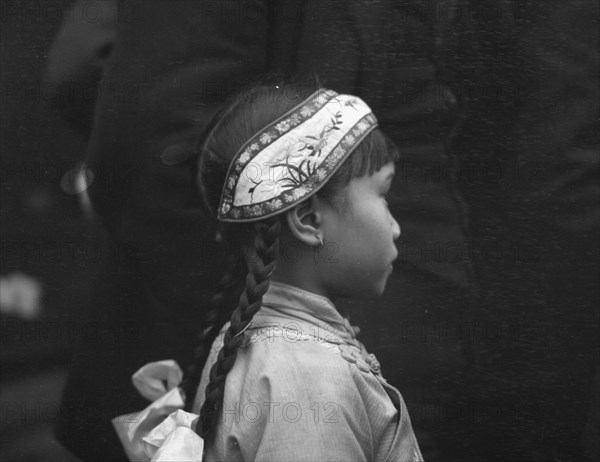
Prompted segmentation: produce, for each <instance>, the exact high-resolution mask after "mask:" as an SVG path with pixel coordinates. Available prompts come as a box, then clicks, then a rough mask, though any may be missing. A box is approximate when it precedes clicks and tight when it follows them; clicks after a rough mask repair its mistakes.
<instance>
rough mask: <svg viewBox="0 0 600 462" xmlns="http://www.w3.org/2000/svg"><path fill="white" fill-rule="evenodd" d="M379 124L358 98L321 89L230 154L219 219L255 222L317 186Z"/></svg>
mask: <svg viewBox="0 0 600 462" xmlns="http://www.w3.org/2000/svg"><path fill="white" fill-rule="evenodd" d="M376 126H377V119H376V118H375V116H374V115H373V113H372V112H371V109H370V108H369V107H368V106H367V105H366V104H365V103H364V102H363V101H362V100H361V99H360V98H358V97H356V96H351V95H339V94H337V93H336V92H334V91H332V90H319V91H317V92H316V93H314V94H313V95H311V96H310V97H309V98H307V99H306V100H305V101H304V102H302V103H301V104H300V105H298V106H297V107H295V108H294V109H292V110H291V111H289V112H288V113H287V114H285V115H283V116H282V117H280V118H279V119H277V120H276V121H275V122H273V123H272V124H271V125H269V126H267V127H265V128H264V129H263V130H261V131H260V132H259V133H257V134H256V135H254V136H253V137H252V138H251V139H250V140H249V141H248V142H247V143H246V144H245V145H244V146H242V148H241V149H240V151H239V152H238V154H237V155H236V156H235V157H234V159H233V161H232V163H231V165H230V166H229V171H228V173H227V180H226V181H225V186H224V188H223V192H222V195H221V202H220V206H219V210H218V219H219V220H221V221H255V220H257V219H262V218H266V217H269V216H272V215H276V214H278V213H281V212H283V211H285V210H287V209H289V208H290V207H293V206H294V205H295V204H296V203H298V202H300V201H301V200H304V199H306V198H307V197H308V196H310V195H311V194H313V193H315V192H316V191H318V189H319V188H320V187H321V186H323V185H324V184H325V183H326V182H327V181H328V180H329V178H331V176H333V174H334V173H335V172H336V170H337V169H338V167H339V166H340V165H341V164H342V163H343V162H344V161H345V159H346V158H347V157H348V155H349V154H350V153H351V152H352V151H353V149H354V148H355V147H356V146H357V145H358V144H359V143H360V142H361V141H362V140H363V138H364V137H365V136H366V135H367V134H368V133H370V132H371V131H372V130H373V129H374V128H375V127H376Z"/></svg>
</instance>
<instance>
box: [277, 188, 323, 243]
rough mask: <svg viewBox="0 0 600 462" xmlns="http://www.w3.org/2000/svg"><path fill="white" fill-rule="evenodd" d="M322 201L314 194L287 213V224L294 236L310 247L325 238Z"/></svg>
mask: <svg viewBox="0 0 600 462" xmlns="http://www.w3.org/2000/svg"><path fill="white" fill-rule="evenodd" d="M321 202H322V201H321V200H320V199H319V198H318V197H317V196H316V195H312V196H311V197H309V198H308V199H307V200H305V201H303V202H301V203H300V204H298V205H297V206H295V207H294V208H293V209H291V210H290V211H288V212H287V213H286V220H287V224H288V227H289V229H290V231H291V232H292V234H293V235H294V237H295V238H296V239H298V240H299V241H300V242H302V243H304V244H306V245H308V246H310V247H315V246H317V245H319V244H320V242H321V240H322V239H323V237H322V236H321V225H322V217H323V214H322V213H321V207H322V205H323V204H322V203H321Z"/></svg>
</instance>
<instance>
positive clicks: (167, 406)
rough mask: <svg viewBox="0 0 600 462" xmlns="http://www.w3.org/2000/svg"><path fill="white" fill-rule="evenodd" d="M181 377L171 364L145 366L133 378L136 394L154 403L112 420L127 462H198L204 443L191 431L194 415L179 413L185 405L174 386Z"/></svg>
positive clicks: (196, 417) (169, 362)
mask: <svg viewBox="0 0 600 462" xmlns="http://www.w3.org/2000/svg"><path fill="white" fill-rule="evenodd" d="M182 376H183V374H182V372H181V369H180V368H179V366H178V365H177V363H176V362H175V361H172V360H167V361H158V362H154V363H150V364H146V365H145V366H143V367H142V368H141V369H139V370H138V371H137V372H136V373H135V374H134V375H133V377H132V381H133V384H134V385H135V387H136V389H137V390H138V391H139V392H140V394H141V395H142V396H144V397H145V398H148V399H154V400H155V401H153V402H152V403H151V404H150V405H149V406H148V407H146V408H145V409H144V410H143V411H140V412H135V413H132V414H125V415H121V416H119V417H115V418H114V419H113V420H112V423H113V426H114V428H115V431H116V432H117V435H119V438H120V439H121V443H122V444H123V447H124V449H125V452H126V454H127V457H128V458H129V460H130V461H132V462H175V461H177V462H187V461H190V462H191V461H195V462H201V461H202V453H203V451H204V440H203V439H202V438H200V436H198V435H197V434H196V432H195V431H194V430H193V429H192V428H193V427H194V426H195V424H196V421H197V419H198V415H197V414H193V413H189V412H185V411H182V410H181V409H182V408H183V407H184V405H185V402H184V399H183V397H182V396H181V393H180V391H179V389H178V388H177V386H178V385H179V383H180V382H181V377H182ZM165 383H166V386H165Z"/></svg>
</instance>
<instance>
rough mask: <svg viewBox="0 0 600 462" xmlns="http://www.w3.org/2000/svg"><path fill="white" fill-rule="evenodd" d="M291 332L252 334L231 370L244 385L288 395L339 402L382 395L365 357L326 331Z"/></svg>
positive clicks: (266, 330) (375, 367)
mask: <svg viewBox="0 0 600 462" xmlns="http://www.w3.org/2000/svg"><path fill="white" fill-rule="evenodd" d="M297 327H298V326H294V327H293V328H289V327H288V328H286V327H266V328H260V329H253V330H251V331H250V332H249V333H248V335H247V337H246V340H245V342H244V344H243V346H242V347H241V348H240V350H239V352H238V359H237V360H236V365H235V367H234V369H238V374H240V375H239V377H240V378H242V377H243V380H244V382H249V383H260V382H262V383H269V385H270V386H271V387H273V386H281V387H284V388H288V389H293V388H294V387H295V386H296V384H298V385H299V386H301V387H304V388H306V387H312V389H314V390H321V391H323V392H326V391H329V392H331V394H332V395H333V394H335V395H336V396H337V397H338V399H342V398H343V397H344V396H346V397H347V398H348V399H349V400H354V399H356V398H357V397H359V395H364V394H371V392H372V391H375V392H377V393H380V392H381V389H382V388H381V382H382V381H383V378H382V377H381V375H380V370H379V363H378V362H377V360H376V359H375V358H374V357H373V361H369V358H370V357H372V355H368V356H367V357H364V355H363V354H362V353H361V349H360V348H359V347H358V346H357V345H350V344H348V343H346V342H343V341H341V340H340V339H339V338H337V337H336V336H335V335H334V334H333V333H331V332H328V331H323V332H316V331H313V332H309V331H305V330H301V329H298V328H297ZM232 372H233V371H232Z"/></svg>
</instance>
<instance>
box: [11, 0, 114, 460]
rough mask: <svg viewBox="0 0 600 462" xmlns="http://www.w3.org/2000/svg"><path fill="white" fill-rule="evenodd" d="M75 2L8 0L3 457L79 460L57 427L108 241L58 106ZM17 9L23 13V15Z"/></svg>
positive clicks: (76, 142)
mask: <svg viewBox="0 0 600 462" xmlns="http://www.w3.org/2000/svg"><path fill="white" fill-rule="evenodd" d="M69 3H70V2H69V1H49V2H10V1H7V2H4V1H3V2H1V4H0V8H1V15H2V16H1V24H2V26H1V34H2V35H1V43H2V46H1V62H0V66H1V69H2V79H1V98H2V100H1V103H0V107H1V109H0V115H1V123H0V152H1V153H2V154H1V155H2V158H1V183H2V185H1V187H2V196H1V215H0V217H1V220H0V223H1V225H0V233H1V237H2V243H1V252H0V259H1V266H0V274H1V279H0V293H1V299H0V301H1V304H0V309H1V314H0V322H1V327H0V329H1V330H0V339H1V349H0V362H1V377H0V396H1V398H0V399H1V409H0V459H1V460H3V461H31V460H36V461H59V460H60V461H70V460H76V459H75V458H74V457H73V456H71V455H70V454H69V453H68V452H67V451H66V450H65V449H63V448H62V447H61V446H60V445H59V444H58V443H57V442H56V440H55V438H54V436H53V435H52V433H51V426H52V425H53V424H54V423H55V422H57V419H58V415H59V413H60V412H61V408H60V394H61V390H62V388H63V386H64V383H65V378H66V371H67V366H68V363H69V360H70V354H71V351H72V347H73V341H74V338H75V336H76V335H77V334H78V333H79V332H81V330H82V329H84V328H87V332H86V335H87V336H89V337H90V338H92V337H93V336H95V335H98V334H99V332H97V330H96V331H94V326H93V325H88V326H85V327H84V326H82V325H81V324H79V323H77V321H75V319H77V313H78V311H79V310H81V308H82V307H83V306H85V305H86V304H88V303H89V297H90V287H91V281H92V280H93V279H94V277H95V274H96V271H97V268H98V265H99V261H100V257H101V254H102V250H101V247H102V246H101V241H102V239H101V236H99V235H98V232H97V230H96V227H95V226H93V225H91V224H89V223H88V222H86V220H85V219H84V217H83V214H82V213H81V211H80V208H79V205H78V197H77V195H75V194H73V192H74V191H73V189H72V183H73V175H72V169H73V168H74V167H75V166H76V162H77V161H78V160H80V159H82V157H83V150H84V146H85V144H84V142H83V140H82V139H80V138H79V136H78V135H77V134H76V133H75V132H74V131H73V130H72V129H71V128H70V127H69V126H68V125H67V124H66V122H63V120H62V118H61V117H59V116H58V114H57V113H56V112H55V111H54V110H53V109H52V101H53V99H55V98H56V96H57V95H56V89H55V88H52V87H51V86H45V85H44V84H43V83H42V82H43V71H44V67H45V65H46V59H47V56H48V51H49V48H50V46H51V44H52V42H53V39H54V37H55V35H56V33H57V31H58V29H59V27H60V24H61V22H62V20H63V15H64V12H65V11H66V7H67V5H68V4H69ZM15 7H19V8H23V9H21V10H19V11H18V12H17V13H18V14H17V13H15Z"/></svg>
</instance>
